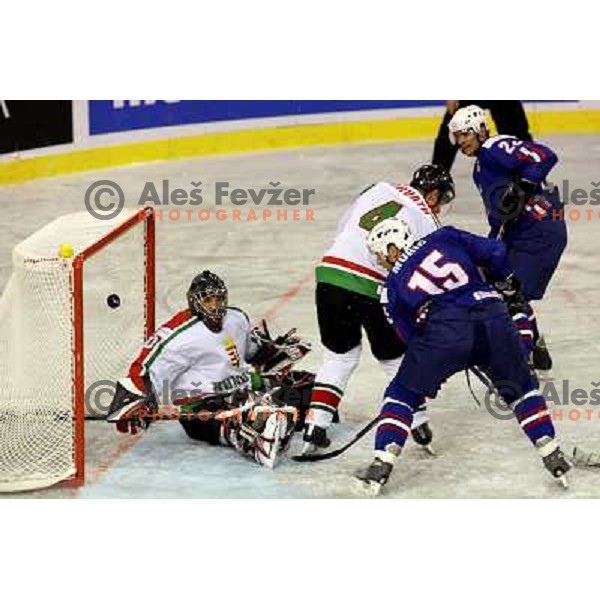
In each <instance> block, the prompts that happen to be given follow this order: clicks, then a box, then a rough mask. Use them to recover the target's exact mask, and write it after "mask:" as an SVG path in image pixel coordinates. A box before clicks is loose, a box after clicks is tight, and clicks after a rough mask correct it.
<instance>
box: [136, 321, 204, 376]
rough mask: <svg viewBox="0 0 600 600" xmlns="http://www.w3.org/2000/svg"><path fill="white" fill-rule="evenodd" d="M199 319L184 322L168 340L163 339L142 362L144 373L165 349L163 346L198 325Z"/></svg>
mask: <svg viewBox="0 0 600 600" xmlns="http://www.w3.org/2000/svg"><path fill="white" fill-rule="evenodd" d="M199 322H200V319H198V317H192V318H191V319H190V320H189V321H186V322H185V323H184V324H183V325H180V326H179V327H178V328H177V329H174V330H173V332H172V333H171V335H170V336H169V337H168V338H165V339H164V340H163V341H162V342H161V343H160V344H159V345H158V346H156V349H155V350H154V352H153V353H152V354H150V355H149V356H148V357H147V358H146V360H145V361H144V371H146V372H148V369H149V368H150V367H151V366H152V364H153V363H154V361H155V360H156V359H157V358H158V357H159V356H160V355H161V353H162V351H163V350H164V349H165V346H166V345H167V344H168V343H169V342H170V341H171V340H173V339H175V338H176V337H177V336H178V335H179V334H180V333H183V332H184V331H187V330H188V329H189V328H190V327H191V326H192V325H195V324H196V323H199Z"/></svg>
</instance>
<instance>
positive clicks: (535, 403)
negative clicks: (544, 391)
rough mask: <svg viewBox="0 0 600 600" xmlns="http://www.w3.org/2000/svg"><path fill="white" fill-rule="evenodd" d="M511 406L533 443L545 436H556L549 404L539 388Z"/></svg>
mask: <svg viewBox="0 0 600 600" xmlns="http://www.w3.org/2000/svg"><path fill="white" fill-rule="evenodd" d="M511 408H512V410H513V412H514V413H515V415H516V417H517V420H518V421H519V424H520V425H521V428H522V429H523V431H524V432H525V435H526V436H527V437H528V438H529V439H530V440H531V443H532V444H535V443H536V442H537V441H538V440H539V439H541V438H543V437H544V436H548V437H551V438H553V437H554V435H555V431H554V425H553V424H552V419H551V418H550V413H549V412H548V405H547V404H546V400H544V398H543V396H542V395H541V394H540V392H539V390H537V389H534V390H532V391H530V392H528V393H527V394H525V395H524V396H522V397H521V398H519V399H518V400H517V401H516V402H514V403H513V404H512V405H511Z"/></svg>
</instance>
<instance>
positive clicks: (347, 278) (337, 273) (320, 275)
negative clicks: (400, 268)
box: [316, 265, 381, 299]
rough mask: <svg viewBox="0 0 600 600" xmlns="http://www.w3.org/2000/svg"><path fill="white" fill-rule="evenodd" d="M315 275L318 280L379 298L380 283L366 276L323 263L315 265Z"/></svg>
mask: <svg viewBox="0 0 600 600" xmlns="http://www.w3.org/2000/svg"><path fill="white" fill-rule="evenodd" d="M316 275H317V281H318V282H321V283H328V284H330V285H335V286H337V287H340V288H343V289H345V290H349V291H351V292H355V293H357V294H362V295H363V296H368V297H369V298H375V299H379V286H380V285H381V284H380V283H377V282H375V281H373V280H371V279H367V278H366V277H361V276H360V275H355V274H354V273H348V272H347V271H342V270H341V269H336V268H334V267H329V266H327V267H326V266H324V265H319V266H318V267H317V272H316Z"/></svg>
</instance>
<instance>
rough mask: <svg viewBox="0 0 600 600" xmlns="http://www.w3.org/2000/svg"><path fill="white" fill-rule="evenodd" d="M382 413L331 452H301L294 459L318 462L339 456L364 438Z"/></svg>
mask: <svg viewBox="0 0 600 600" xmlns="http://www.w3.org/2000/svg"><path fill="white" fill-rule="evenodd" d="M380 418H381V417H380V415H377V416H376V417H375V418H374V419H373V420H372V421H369V423H367V424H366V425H365V426H364V427H363V428H362V429H361V430H360V431H359V432H358V433H356V434H355V436H354V437H353V438H352V439H351V440H350V441H348V442H346V443H345V444H344V445H343V446H340V447H339V448H336V449H335V450H331V451H330V452H325V453H324V454H300V455H298V456H292V460H295V461H296V462H317V461H319V460H328V459H330V458H335V457H336V456H339V455H340V454H342V453H343V452H346V450H348V448H350V447H351V446H354V444H356V442H358V440H360V439H361V438H363V437H364V436H365V435H366V434H367V433H369V431H371V429H373V427H375V425H377V423H378V422H379V419H380Z"/></svg>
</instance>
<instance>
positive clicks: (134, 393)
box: [106, 378, 157, 435]
mask: <svg viewBox="0 0 600 600" xmlns="http://www.w3.org/2000/svg"><path fill="white" fill-rule="evenodd" d="M156 409H157V404H156V400H154V399H153V398H148V397H147V396H144V395H142V394H141V393H140V392H139V390H138V389H137V388H136V387H135V386H134V385H133V382H132V381H131V380H130V379H127V378H125V379H121V380H119V381H118V382H117V388H116V390H115V395H114V397H113V400H112V402H111V404H110V408H109V409H108V416H107V417H106V420H107V421H108V422H109V423H114V424H115V425H116V428H117V431H118V432H119V433H130V434H132V435H136V434H137V433H140V432H141V431H143V430H144V429H148V427H149V425H150V422H151V419H152V413H153V412H154V411H155V410H156Z"/></svg>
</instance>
